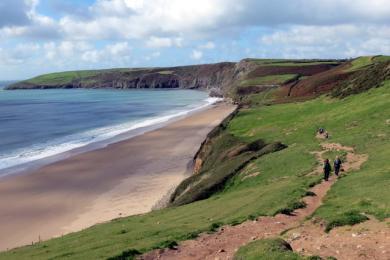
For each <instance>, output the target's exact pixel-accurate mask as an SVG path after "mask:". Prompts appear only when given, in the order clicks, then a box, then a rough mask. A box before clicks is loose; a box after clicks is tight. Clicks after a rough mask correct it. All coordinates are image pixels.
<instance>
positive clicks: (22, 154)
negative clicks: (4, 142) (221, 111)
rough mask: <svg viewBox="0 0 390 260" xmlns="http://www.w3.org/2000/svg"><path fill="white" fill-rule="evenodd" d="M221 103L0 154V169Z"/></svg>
mask: <svg viewBox="0 0 390 260" xmlns="http://www.w3.org/2000/svg"><path fill="white" fill-rule="evenodd" d="M220 100H221V99H220V98H211V97H209V98H207V99H206V100H204V101H203V103H202V104H198V105H193V106H189V107H187V108H186V109H185V110H176V111H169V112H168V113H166V114H162V115H159V116H155V117H149V118H144V119H141V120H137V121H132V122H126V123H122V124H117V125H112V126H107V127H101V128H97V129H93V130H89V131H85V132H82V133H78V134H73V135H69V136H66V137H62V138H59V139H55V140H51V141H49V142H47V143H43V144H40V145H33V146H31V147H28V148H24V149H22V150H17V151H14V152H13V153H12V154H7V155H0V170H4V169H7V168H12V167H16V166H18V165H22V164H26V163H31V162H34V161H37V160H40V159H44V158H47V157H51V156H55V155H59V154H62V153H65V152H68V151H71V150H74V149H76V148H81V147H85V146H87V145H90V144H93V143H98V142H103V141H107V140H110V139H114V137H117V136H119V135H121V134H125V133H128V132H131V131H135V130H137V129H147V128H149V127H153V126H157V125H161V124H163V123H166V122H168V121H170V120H173V119H175V118H181V117H183V116H185V115H188V114H190V113H193V112H195V111H197V110H200V109H204V108H206V107H207V106H209V105H211V104H214V103H216V102H218V101H220ZM145 131H146V130H145ZM145 131H144V132H145ZM133 136H134V135H133ZM108 143H109V142H108Z"/></svg>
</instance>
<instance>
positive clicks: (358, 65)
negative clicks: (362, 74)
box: [348, 56, 373, 71]
mask: <svg viewBox="0 0 390 260" xmlns="http://www.w3.org/2000/svg"><path fill="white" fill-rule="evenodd" d="M372 62H373V57H372V56H364V57H359V58H357V59H354V60H353V61H352V62H351V67H350V68H348V71H356V70H359V69H362V68H364V67H366V66H368V65H371V64H372Z"/></svg>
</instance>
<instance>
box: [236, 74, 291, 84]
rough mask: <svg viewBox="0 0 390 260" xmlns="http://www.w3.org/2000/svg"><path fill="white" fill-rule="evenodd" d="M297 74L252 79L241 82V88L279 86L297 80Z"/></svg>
mask: <svg viewBox="0 0 390 260" xmlns="http://www.w3.org/2000/svg"><path fill="white" fill-rule="evenodd" d="M297 77H298V75H297V74H281V75H268V76H264V77H257V78H251V79H246V80H243V81H241V83H240V85H241V86H251V85H271V84H274V85H279V84H283V83H285V82H288V81H290V80H293V79H295V78H297Z"/></svg>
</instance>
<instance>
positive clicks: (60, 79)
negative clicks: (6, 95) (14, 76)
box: [25, 69, 130, 86]
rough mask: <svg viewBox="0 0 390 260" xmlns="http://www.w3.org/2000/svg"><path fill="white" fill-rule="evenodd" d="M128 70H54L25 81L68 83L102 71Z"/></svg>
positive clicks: (87, 77) (88, 77)
mask: <svg viewBox="0 0 390 260" xmlns="http://www.w3.org/2000/svg"><path fill="white" fill-rule="evenodd" d="M124 71H130V69H107V70H78V71H65V72H55V73H49V74H44V75H40V76H37V77H34V78H31V79H29V80H26V81H25V82H26V83H30V84H36V85H47V86H51V85H63V84H70V83H71V82H72V81H83V80H89V79H91V78H92V77H95V76H97V75H98V74H102V73H110V72H124Z"/></svg>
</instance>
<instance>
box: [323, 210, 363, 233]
mask: <svg viewBox="0 0 390 260" xmlns="http://www.w3.org/2000/svg"><path fill="white" fill-rule="evenodd" d="M366 220H368V217H367V216H365V215H362V214H360V213H359V212H358V211H356V210H351V211H348V212H345V213H344V214H340V215H337V216H335V218H334V219H333V220H332V221H330V222H329V223H328V224H327V225H326V228H325V232H329V231H331V230H332V229H333V228H335V227H340V226H346V225H349V226H352V225H355V224H358V223H361V222H364V221H366Z"/></svg>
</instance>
